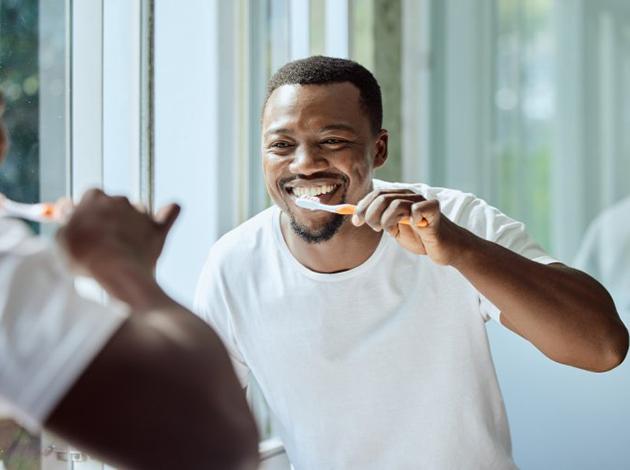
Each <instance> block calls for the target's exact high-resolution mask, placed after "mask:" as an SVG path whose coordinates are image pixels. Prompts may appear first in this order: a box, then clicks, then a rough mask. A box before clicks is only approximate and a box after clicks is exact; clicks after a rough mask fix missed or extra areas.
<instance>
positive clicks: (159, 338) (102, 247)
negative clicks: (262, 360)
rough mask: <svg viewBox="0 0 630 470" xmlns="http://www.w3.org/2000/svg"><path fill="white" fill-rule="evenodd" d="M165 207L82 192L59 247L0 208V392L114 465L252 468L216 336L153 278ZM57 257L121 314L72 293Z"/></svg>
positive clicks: (1, 148)
mask: <svg viewBox="0 0 630 470" xmlns="http://www.w3.org/2000/svg"><path fill="white" fill-rule="evenodd" d="M2 110H3V104H2V102H1V101H0V159H1V158H2V157H3V156H4V154H5V153H6V148H7V146H8V143H7V136H6V132H5V130H4V126H2V122H1V121H2V120H1V115H2ZM177 213H178V208H177V207H176V206H174V205H173V206H168V207H167V208H165V210H164V211H162V213H161V214H160V216H159V217H157V218H156V219H154V218H152V217H150V216H149V215H147V214H144V213H141V212H138V211H136V210H135V209H134V208H133V207H132V206H131V205H130V204H129V202H128V201H127V200H126V199H125V198H110V197H108V196H106V195H105V194H103V193H102V192H100V191H96V190H94V191H90V192H88V193H87V194H86V195H85V196H84V198H83V200H82V202H81V204H79V205H78V207H76V208H75V210H74V214H73V216H72V218H71V219H70V221H69V222H68V224H67V225H66V226H65V227H63V228H62V229H61V230H60V233H59V241H60V244H61V245H62V246H63V247H64V248H65V253H62V252H61V250H59V247H55V246H50V245H48V244H47V243H45V242H44V241H43V240H41V239H38V238H36V237H33V236H32V235H30V234H29V233H28V231H27V230H26V228H25V226H23V224H21V223H19V222H17V221H15V220H10V219H7V218H4V217H0V286H1V290H0V292H1V293H2V297H1V301H0V399H2V400H3V401H5V402H8V404H9V406H10V407H11V409H12V412H13V416H14V417H15V418H16V419H18V420H19V421H20V422H21V423H22V424H24V425H26V426H27V427H28V428H29V429H31V430H34V431H36V430H37V429H38V428H39V427H40V426H42V425H43V426H44V427H45V428H47V429H48V430H50V431H52V432H54V433H55V434H58V435H59V436H61V437H62V438H65V439H67V440H68V441H70V442H71V443H73V444H74V445H76V446H79V447H80V448H82V449H84V450H86V451H87V452H90V453H93V454H94V455H96V456H100V457H101V458H103V459H104V460H106V461H108V462H111V463H113V464H115V465H117V466H121V467H122V468H129V469H150V470H154V469H177V468H182V469H184V468H185V469H221V470H223V469H248V468H255V467H256V461H257V453H256V451H257V435H256V429H255V425H254V422H253V420H252V418H251V416H250V414H249V412H248V410H247V404H246V402H245V400H244V398H243V397H242V394H241V391H240V389H239V386H238V382H237V380H236V377H235V376H234V372H233V370H232V368H231V366H230V363H229V358H228V356H227V354H226V352H225V349H224V347H223V346H222V344H221V342H220V340H219V338H218V337H217V336H216V335H215V334H214V332H213V331H212V330H211V329H210V328H208V327H207V326H206V325H205V324H203V322H201V321H200V320H199V319H198V318H196V317H195V316H194V315H192V314H191V313H190V312H188V311H187V310H186V309H184V308H183V307H181V306H180V305H178V304H177V303H175V302H174V301H173V300H172V299H170V298H169V297H168V296H167V295H166V294H165V293H164V292H163V291H162V290H161V289H160V287H159V286H158V285H157V283H156V282H155V279H154V277H153V268H154V267H155V263H156V261H157V258H158V256H159V255H160V252H161V250H162V247H163V244H164V240H165V238H166V235H167V234H168V232H169V229H170V227H171V226H172V224H173V222H174V221H175V218H176V217H177ZM66 257H68V258H69V259H70V261H71V262H72V263H73V264H74V265H75V266H76V267H77V268H78V269H81V270H82V271H83V272H85V273H87V274H89V275H91V276H93V277H94V278H95V279H96V280H97V281H99V282H100V284H101V285H102V286H103V287H104V288H105V289H106V290H107V291H108V292H109V293H110V294H111V295H113V296H114V297H116V298H118V299H119V300H121V301H123V302H125V303H126V305H127V306H128V307H129V311H130V314H128V313H127V311H126V310H123V309H117V308H114V307H106V306H103V305H100V304H97V303H94V302H90V301H88V300H86V299H83V298H81V297H80V296H79V295H77V293H76V291H75V289H74V279H73V277H72V276H71V275H70V273H69V270H68V266H67V264H66V261H65V258H66ZM208 358H210V360H209V361H208Z"/></svg>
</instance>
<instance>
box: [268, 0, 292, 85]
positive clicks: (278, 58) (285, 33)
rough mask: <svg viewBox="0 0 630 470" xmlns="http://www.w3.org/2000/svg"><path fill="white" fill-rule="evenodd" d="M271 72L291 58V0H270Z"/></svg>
mask: <svg viewBox="0 0 630 470" xmlns="http://www.w3.org/2000/svg"><path fill="white" fill-rule="evenodd" d="M269 6H270V8H269V17H268V20H267V21H268V22H269V35H270V38H269V39H270V42H271V44H270V47H271V73H274V72H275V71H276V70H278V69H279V68H280V67H282V66H283V65H284V64H286V63H287V62H288V61H289V60H290V56H291V52H290V47H289V46H290V31H289V0H270V5H269Z"/></svg>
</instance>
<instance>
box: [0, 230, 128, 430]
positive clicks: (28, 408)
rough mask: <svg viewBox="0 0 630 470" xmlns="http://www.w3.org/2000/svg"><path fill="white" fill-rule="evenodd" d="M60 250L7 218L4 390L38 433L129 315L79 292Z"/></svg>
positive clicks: (2, 274)
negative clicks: (82, 295)
mask: <svg viewBox="0 0 630 470" xmlns="http://www.w3.org/2000/svg"><path fill="white" fill-rule="evenodd" d="M73 281H74V280H73V278H72V276H71V275H70V274H69V272H68V270H67V268H66V265H65V263H64V261H63V259H62V257H61V255H60V253H59V252H58V251H57V248H56V247H55V246H53V245H51V244H48V243H47V242H45V241H43V240H42V239H39V238H36V237H34V236H31V235H30V234H28V233H27V232H26V231H25V229H24V227H23V226H21V224H19V223H18V222H13V221H11V222H9V223H8V222H7V221H6V220H5V221H2V224H0V292H2V294H1V295H0V357H1V358H2V360H1V361H0V396H1V397H2V399H3V401H4V402H5V403H6V404H8V406H9V409H10V410H11V414H12V415H13V417H14V418H15V419H16V420H18V421H19V422H20V423H21V424H22V425H24V426H25V427H27V428H28V429H30V430H31V431H37V430H38V429H39V427H40V426H41V425H42V423H44V422H45V420H46V418H47V417H48V415H49V414H50V413H51V412H52V411H53V410H54V408H55V406H56V405H57V404H58V402H59V401H60V400H61V399H62V398H63V397H64V396H65V394H66V393H67V392H68V390H69V389H70V388H71V387H72V385H74V383H75V382H76V380H77V379H78V378H79V377H80V376H81V374H82V373H83V372H84V370H85V368H86V367H87V366H88V365H89V364H90V362H91V361H92V360H93V359H94V357H95V356H96V355H97V354H98V352H100V350H101V349H102V347H103V346H104V344H105V343H106V342H107V341H108V340H109V338H110V337H111V336H112V334H113V333H114V332H115V331H116V329H117V328H118V327H119V326H120V324H121V323H122V322H123V321H124V319H125V318H126V312H125V311H124V310H123V309H122V308H114V307H106V306H104V305H101V304H98V303H95V302H92V301H90V300H87V299H84V298H82V297H80V296H79V295H78V294H77V292H76V290H75V288H74V282H73Z"/></svg>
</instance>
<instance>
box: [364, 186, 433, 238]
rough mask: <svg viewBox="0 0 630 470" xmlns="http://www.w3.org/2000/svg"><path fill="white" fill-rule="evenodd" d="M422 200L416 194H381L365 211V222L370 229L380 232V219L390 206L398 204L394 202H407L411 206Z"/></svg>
mask: <svg viewBox="0 0 630 470" xmlns="http://www.w3.org/2000/svg"><path fill="white" fill-rule="evenodd" d="M422 200H424V198H423V197H422V196H420V195H418V194H413V193H412V194H407V193H403V194H400V193H394V194H381V195H380V196H378V197H377V198H376V199H374V201H372V204H370V206H369V207H368V208H367V210H366V211H365V222H366V223H367V224H368V225H369V226H370V227H372V228H373V229H374V230H381V229H382V228H383V226H382V224H381V219H382V217H383V214H384V212H385V211H386V210H387V209H388V208H389V207H390V206H391V205H392V204H396V205H398V204H400V203H397V202H396V201H408V202H409V203H410V204H409V205H411V204H413V203H414V202H418V201H422Z"/></svg>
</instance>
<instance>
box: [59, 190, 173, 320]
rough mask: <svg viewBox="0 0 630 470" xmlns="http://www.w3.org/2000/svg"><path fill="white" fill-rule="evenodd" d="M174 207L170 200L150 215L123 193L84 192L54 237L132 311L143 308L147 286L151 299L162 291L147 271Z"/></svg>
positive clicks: (158, 251) (150, 269) (79, 265)
mask: <svg viewBox="0 0 630 470" xmlns="http://www.w3.org/2000/svg"><path fill="white" fill-rule="evenodd" d="M178 214H179V206H177V205H175V204H170V205H167V206H165V207H164V208H163V209H162V210H160V211H159V212H158V213H157V214H156V215H155V216H153V215H151V214H147V213H146V212H144V211H140V210H138V209H137V208H135V207H134V206H133V205H132V204H131V203H130V202H129V200H128V199H127V198H126V197H121V196H118V197H111V196H108V195H106V194H105V193H103V192H102V191H100V190H97V189H92V190H90V191H87V192H86V193H85V195H84V196H83V198H82V199H81V202H80V203H79V204H78V205H77V206H76V207H75V209H74V212H73V214H72V217H70V220H69V221H68V223H67V224H66V225H64V226H63V227H61V228H60V229H59V231H58V232H57V240H58V242H59V243H60V245H61V246H62V247H63V248H64V250H65V251H66V253H67V254H68V256H69V258H70V261H71V263H72V265H73V267H74V268H75V270H78V271H81V272H83V273H85V274H88V275H90V276H92V277H94V279H96V280H97V281H98V282H99V283H100V284H101V286H102V287H103V288H105V290H107V291H108V292H109V293H110V294H111V295H112V296H114V297H116V298H118V299H120V300H122V301H123V302H126V303H128V304H129V305H131V306H132V307H133V308H135V309H140V310H144V309H145V308H146V307H147V302H148V301H150V299H149V300H147V297H146V296H141V295H140V294H141V293H142V292H144V291H146V288H147V287H151V286H153V287H151V288H152V289H154V290H155V295H154V297H155V299H154V300H159V299H160V298H162V297H163V293H161V291H160V290H159V288H158V287H157V284H155V281H154V275H153V271H154V268H155V265H156V263H157V259H158V258H159V256H160V254H161V252H162V248H163V247H164V242H165V240H166V237H167V235H168V233H169V231H170V229H171V227H172V226H173V223H174V222H175V220H176V219H177V216H178Z"/></svg>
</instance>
